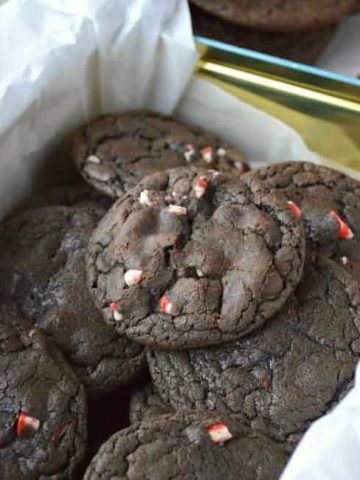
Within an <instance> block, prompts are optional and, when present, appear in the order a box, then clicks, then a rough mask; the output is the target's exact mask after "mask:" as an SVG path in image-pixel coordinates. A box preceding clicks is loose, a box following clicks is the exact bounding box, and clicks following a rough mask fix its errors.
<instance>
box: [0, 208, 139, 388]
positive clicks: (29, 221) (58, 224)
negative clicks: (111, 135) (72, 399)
mask: <svg viewBox="0 0 360 480" xmlns="http://www.w3.org/2000/svg"><path fill="white" fill-rule="evenodd" d="M103 213H104V210H103V209H102V208H100V207H99V206H97V205H95V204H94V203H82V204H81V205H74V206H72V207H62V206H60V207H57V206H51V207H43V208H38V209H33V210H29V211H27V212H24V213H23V214H21V215H19V216H17V217H14V218H13V219H10V220H8V221H6V222H5V223H3V224H2V225H1V227H0V272H1V275H0V301H1V302H2V303H3V304H5V305H9V306H11V307H12V308H14V309H15V310H16V311H18V312H19V314H21V315H22V316H25V317H26V318H29V319H31V320H33V321H35V325H36V326H37V327H38V328H41V329H42V330H44V331H45V332H46V333H47V334H48V335H49V336H50V337H51V338H52V339H53V341H54V342H55V343H56V345H57V346H58V347H60V348H61V350H62V351H63V353H64V354H65V355H66V357H67V358H68V360H69V362H70V364H71V365H72V366H73V368H74V370H75V371H76V373H77V374H78V375H79V378H80V380H81V381H82V382H83V383H84V385H85V386H86V387H87V388H88V389H89V390H92V391H96V392H99V391H106V390H111V389H113V388H115V387H116V386H118V385H121V384H123V383H126V382H128V381H129V380H130V379H132V378H133V377H134V376H135V375H136V374H137V373H138V372H139V371H140V370H141V368H142V365H143V360H144V358H143V352H142V349H141V347H140V346H139V345H137V344H135V343H131V342H129V341H128V340H127V339H126V338H125V337H120V336H119V335H118V333H117V332H116V330H115V329H114V328H113V327H112V326H110V325H106V324H105V323H104V321H103V319H102V316H101V313H100V312H99V311H98V310H97V308H96V307H95V305H94V303H93V301H92V299H91V296H90V294H89V292H88V290H87V285H86V271H85V251H86V247H87V244H88V240H89V237H90V234H91V232H92V230H93V228H94V227H95V225H96V224H97V222H98V221H99V219H100V218H101V216H102V214H103Z"/></svg>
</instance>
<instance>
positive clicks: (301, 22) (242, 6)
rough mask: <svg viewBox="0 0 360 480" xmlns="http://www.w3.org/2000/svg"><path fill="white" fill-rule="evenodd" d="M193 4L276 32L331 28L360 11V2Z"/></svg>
mask: <svg viewBox="0 0 360 480" xmlns="http://www.w3.org/2000/svg"><path fill="white" fill-rule="evenodd" d="M191 2H192V3H194V4H195V5H197V6H198V7H200V8H202V9H204V10H206V11H208V12H210V13H211V14H214V15H218V16H219V17H222V18H224V19H225V20H229V21H230V22H234V23H237V24H238V25H244V26H246V27H253V28H259V29H261V30H270V31H276V32H288V31H297V30H307V29H310V28H317V27H322V26H324V25H331V24H333V23H337V22H338V21H339V20H340V19H341V18H342V17H344V16H345V15H348V14H349V13H351V12H354V11H356V10H358V9H359V3H358V0H316V1H314V0H257V1H254V0H191ZM304 34H306V33H304Z"/></svg>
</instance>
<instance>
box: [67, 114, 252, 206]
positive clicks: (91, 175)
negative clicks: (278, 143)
mask: <svg viewBox="0 0 360 480" xmlns="http://www.w3.org/2000/svg"><path fill="white" fill-rule="evenodd" d="M73 157H74V160H75V163H76V165H77V167H78V169H79V171H80V173H81V175H82V176H83V177H84V179H85V180H86V181H87V182H88V183H90V184H91V185H92V186H94V187H95V188H97V189H98V190H100V191H101V192H103V193H105V194H106V195H109V196H110V197H113V198H116V197H121V196H122V195H123V194H124V193H126V192H127V191H128V190H129V189H130V188H132V187H134V186H135V185H136V184H137V183H138V181H139V180H140V179H141V178H143V177H144V176H146V175H149V174H151V173H154V172H156V171H158V170H165V169H168V168H174V167H182V166H185V165H199V166H202V167H206V168H215V169H218V170H220V171H223V172H226V173H227V172H231V173H233V174H235V175H238V174H241V173H243V172H244V171H246V170H248V166H247V164H246V162H245V159H244V156H243V155H242V154H241V153H240V152H239V151H238V150H236V149H235V148H234V147H232V146H230V145H228V144H226V143H225V142H224V141H222V140H220V139H219V138H218V137H217V136H216V135H214V134H212V133H210V132H206V131H205V130H203V129H202V128H200V127H197V126H194V125H187V124H185V123H182V122H179V121H178V120H175V119H174V118H172V117H170V116H167V115H161V114H159V113H155V112H143V111H140V112H127V113H123V114H120V115H103V116H100V117H98V118H96V119H95V120H93V121H92V122H90V123H89V124H88V125H87V126H86V127H85V128H83V129H82V130H81V131H79V132H78V133H77V134H76V135H75V138H74V144H73Z"/></svg>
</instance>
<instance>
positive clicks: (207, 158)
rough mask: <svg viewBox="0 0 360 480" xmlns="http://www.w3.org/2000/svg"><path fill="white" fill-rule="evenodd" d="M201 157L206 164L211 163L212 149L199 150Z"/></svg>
mask: <svg viewBox="0 0 360 480" xmlns="http://www.w3.org/2000/svg"><path fill="white" fill-rule="evenodd" d="M201 156H202V158H203V160H204V162H206V163H211V162H212V161H213V159H214V158H213V157H214V155H213V148H212V147H204V148H202V149H201Z"/></svg>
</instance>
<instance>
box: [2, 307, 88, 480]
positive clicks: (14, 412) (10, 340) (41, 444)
mask: <svg viewBox="0 0 360 480" xmlns="http://www.w3.org/2000/svg"><path fill="white" fill-rule="evenodd" d="M86 431H87V429H86V398H85V392H84V389H83V387H82V386H81V384H80V382H79V380H78V379H77V377H76V376H75V374H74V373H73V371H72V370H71V368H70V367H69V366H68V364H67V363H66V362H65V360H64V358H63V356H62V355H61V353H60V351H59V350H58V349H57V348H56V347H55V345H54V344H53V343H52V342H51V341H50V340H49V339H48V338H46V336H45V335H44V334H43V333H42V332H40V331H39V330H37V329H32V323H31V322H29V321H27V320H25V319H22V318H19V317H16V316H13V315H10V314H9V313H8V312H4V311H3V310H2V311H1V312H0V445H1V448H0V465H1V474H0V476H1V478H3V479H4V480H38V479H40V478H41V479H45V478H46V479H54V480H55V479H56V480H60V479H75V478H78V475H77V473H78V470H79V467H80V466H81V464H82V461H83V457H84V455H85V450H86V437H87V433H86Z"/></svg>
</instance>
